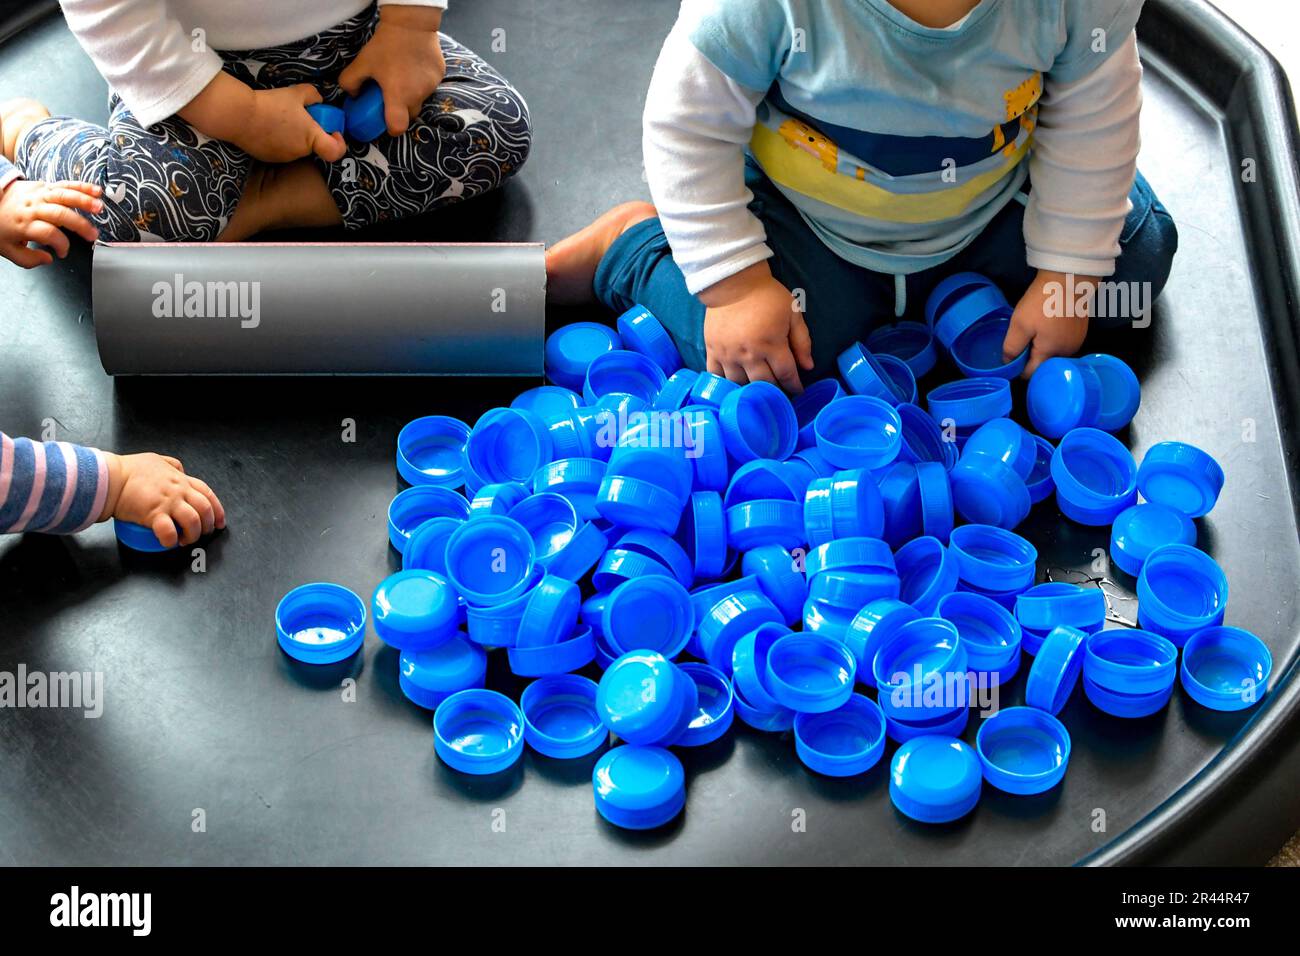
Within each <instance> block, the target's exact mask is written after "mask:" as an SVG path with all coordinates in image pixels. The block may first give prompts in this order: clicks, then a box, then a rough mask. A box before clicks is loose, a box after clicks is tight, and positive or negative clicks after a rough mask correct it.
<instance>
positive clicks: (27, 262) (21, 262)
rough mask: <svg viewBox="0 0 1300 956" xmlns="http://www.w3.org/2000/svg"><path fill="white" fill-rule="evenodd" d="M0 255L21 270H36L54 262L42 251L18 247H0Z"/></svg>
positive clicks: (51, 257) (52, 258)
mask: <svg viewBox="0 0 1300 956" xmlns="http://www.w3.org/2000/svg"><path fill="white" fill-rule="evenodd" d="M0 255H3V256H4V257H5V258H6V259H8V260H9V261H10V262H12V263H13V264H14V265H16V266H18V267H19V268H21V269H36V268H39V267H40V266H48V265H49V264H50V263H51V262H53V261H54V257H53V256H51V255H50V254H49V253H48V252H46V251H45V250H44V249H28V248H27V247H26V246H20V245H7V246H3V247H0Z"/></svg>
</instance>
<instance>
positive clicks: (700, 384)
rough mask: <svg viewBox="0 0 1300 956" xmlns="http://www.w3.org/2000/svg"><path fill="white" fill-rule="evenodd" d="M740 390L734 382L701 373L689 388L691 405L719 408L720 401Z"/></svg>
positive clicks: (708, 373) (718, 376) (711, 374)
mask: <svg viewBox="0 0 1300 956" xmlns="http://www.w3.org/2000/svg"><path fill="white" fill-rule="evenodd" d="M738 388H740V386H739V385H737V384H736V383H735V382H731V381H728V380H727V379H725V378H723V377H722V376H720V375H714V374H713V373H712V372H701V373H700V376H699V378H697V379H696V380H695V385H694V387H692V388H691V404H693V405H705V406H708V407H710V408H714V409H716V408H719V407H720V406H721V405H722V400H723V399H724V398H726V397H727V396H728V395H729V394H731V393H732V392H734V391H736V390H737V389H738Z"/></svg>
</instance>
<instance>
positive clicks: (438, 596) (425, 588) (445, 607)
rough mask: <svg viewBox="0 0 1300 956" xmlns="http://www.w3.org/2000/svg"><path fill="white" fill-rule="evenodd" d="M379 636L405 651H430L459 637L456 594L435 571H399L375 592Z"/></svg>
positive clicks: (375, 612)
mask: <svg viewBox="0 0 1300 956" xmlns="http://www.w3.org/2000/svg"><path fill="white" fill-rule="evenodd" d="M371 606H372V608H373V610H374V620H375V633H376V634H378V635H379V637H380V639H381V640H383V642H384V643H385V644H388V645H389V646H391V647H396V648H399V649H401V650H413V651H418V650H426V649H428V648H431V647H437V646H438V645H439V644H441V643H443V642H444V641H449V640H451V639H452V638H453V637H455V636H456V628H457V626H458V625H459V618H460V609H459V607H458V605H457V598H456V592H455V591H454V590H452V588H451V586H450V585H449V584H448V583H447V580H446V579H445V578H443V577H442V576H441V575H438V574H434V573H433V572H432V571H398V572H397V573H396V574H392V575H389V576H388V577H387V578H385V579H384V580H383V581H382V582H381V583H380V585H379V587H377V588H375V596H374V598H373V599H372V600H371Z"/></svg>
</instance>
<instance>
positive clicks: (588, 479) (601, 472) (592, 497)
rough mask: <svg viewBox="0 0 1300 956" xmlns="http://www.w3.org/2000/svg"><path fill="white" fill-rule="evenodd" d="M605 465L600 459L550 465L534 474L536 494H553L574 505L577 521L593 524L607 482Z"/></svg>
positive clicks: (576, 460)
mask: <svg viewBox="0 0 1300 956" xmlns="http://www.w3.org/2000/svg"><path fill="white" fill-rule="evenodd" d="M606 467H607V466H606V464H605V462H603V461H601V460H600V459H598V458H561V459H560V460H558V461H553V462H549V463H547V464H545V465H543V466H542V467H541V468H539V469H537V471H536V472H535V473H534V474H533V484H532V487H533V492H534V493H535V494H540V493H542V492H552V493H554V494H557V495H563V496H564V497H565V498H568V499H569V501H570V502H572V504H573V507H574V509H575V510H576V511H577V512H578V517H580V518H582V519H584V520H587V521H590V520H591V519H592V518H594V517H596V515H597V511H596V493H597V492H598V491H599V490H600V483H601V482H602V481H604V480H605V470H606Z"/></svg>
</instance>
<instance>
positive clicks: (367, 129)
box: [343, 80, 388, 143]
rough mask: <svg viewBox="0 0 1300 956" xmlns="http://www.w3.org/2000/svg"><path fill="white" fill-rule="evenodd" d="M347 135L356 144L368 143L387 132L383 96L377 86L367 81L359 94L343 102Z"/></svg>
mask: <svg viewBox="0 0 1300 956" xmlns="http://www.w3.org/2000/svg"><path fill="white" fill-rule="evenodd" d="M343 115H344V118H345V123H346V126H347V134H348V136H349V137H350V138H351V139H354V140H356V141H357V142H358V143H370V142H373V141H374V140H377V139H379V137H381V136H383V135H384V134H385V133H386V132H388V123H387V121H386V120H385V119H384V94H383V91H382V90H381V89H380V88H379V84H378V83H376V82H375V81H374V80H367V81H366V82H365V84H364V85H363V86H362V87H361V92H360V93H358V94H357V95H356V96H355V97H353V96H349V97H348V98H347V99H346V100H344V101H343Z"/></svg>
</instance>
